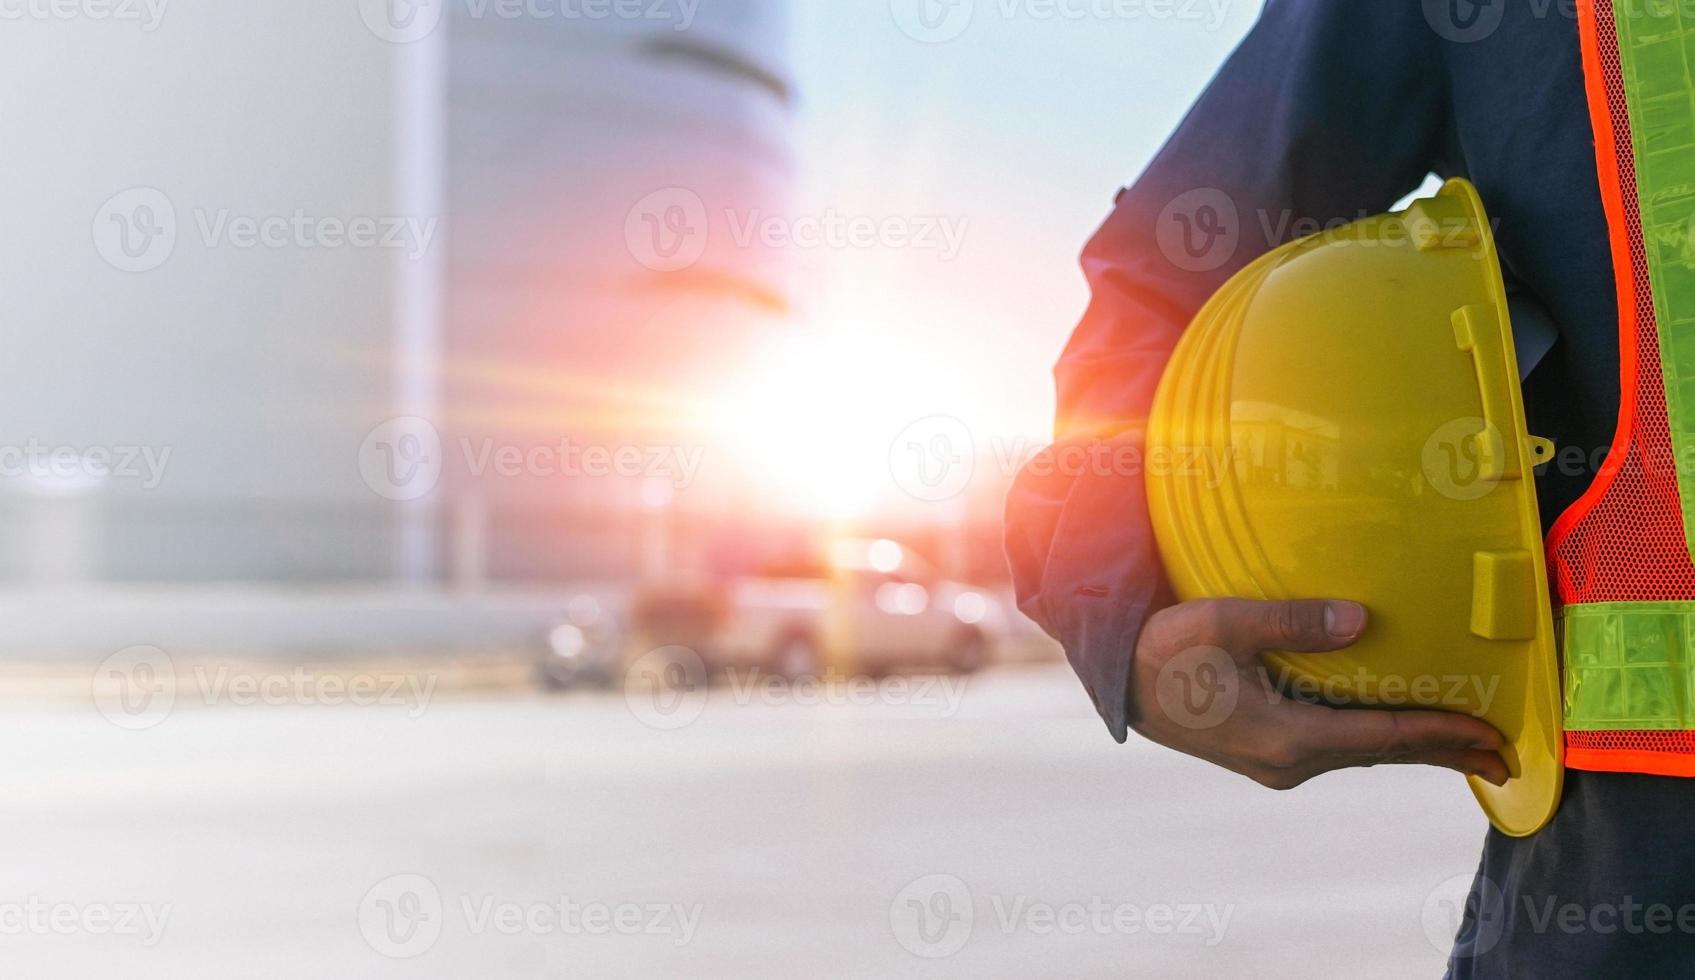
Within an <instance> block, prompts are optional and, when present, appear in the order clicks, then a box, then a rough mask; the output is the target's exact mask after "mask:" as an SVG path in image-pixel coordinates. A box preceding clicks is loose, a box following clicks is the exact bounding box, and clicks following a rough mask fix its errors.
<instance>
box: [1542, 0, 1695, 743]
mask: <svg viewBox="0 0 1695 980" xmlns="http://www.w3.org/2000/svg"><path fill="white" fill-rule="evenodd" d="M1686 7H1688V5H1687V4H1684V3H1680V2H1675V0H1616V2H1615V0H1578V24H1579V33H1580V36H1581V39H1582V45H1583V69H1584V75H1585V79H1586V85H1587V89H1588V101H1589V111H1590V116H1591V120H1592V123H1593V126H1594V131H1595V150H1596V159H1597V165H1598V170H1599V176H1600V187H1601V198H1602V201H1603V204H1604V206H1605V210H1606V215H1607V226H1608V233H1609V237H1610V239H1611V243H1612V255H1613V268H1614V273H1615V276H1616V279H1617V284H1618V308H1619V364H1620V374H1621V386H1620V399H1619V417H1618V429H1617V434H1616V436H1615V438H1614V440H1613V444H1612V447H1611V450H1610V452H1609V454H1608V456H1607V459H1606V462H1605V464H1604V465H1603V466H1602V468H1601V471H1600V473H1599V475H1598V476H1597V478H1596V480H1595V483H1594V485H1593V486H1591V487H1590V488H1589V490H1588V492H1587V493H1585V494H1584V495H1583V497H1582V498H1581V499H1580V500H1578V501H1577V503H1576V504H1574V505H1573V506H1572V507H1571V509H1570V510H1569V511H1567V512H1566V513H1565V514H1564V515H1563V516H1562V517H1561V518H1560V519H1559V521H1558V522H1557V523H1556V524H1555V525H1554V528H1553V530H1552V532H1551V533H1550V534H1549V537H1548V542H1547V545H1548V563H1549V571H1550V581H1551V587H1552V589H1553V591H1554V593H1555V598H1556V599H1557V601H1558V608H1559V609H1560V618H1561V623H1560V627H1561V633H1562V636H1563V638H1562V650H1563V653H1564V667H1565V681H1564V683H1565V728H1566V735H1565V741H1566V765H1567V766H1568V767H1570V768H1574V769H1589V770H1603V771H1609V772H1637V773H1652V774H1658V775H1667V776H1695V556H1692V553H1691V551H1690V543H1691V541H1692V540H1695V535H1692V534H1691V533H1690V518H1691V516H1692V515H1695V465H1691V464H1692V463H1695V86H1692V84H1691V78H1692V77H1695V8H1692V9H1689V10H1688V11H1686V10H1685V8H1686ZM1685 16H1687V17H1688V21H1687V23H1686V22H1685V20H1684V18H1685Z"/></svg>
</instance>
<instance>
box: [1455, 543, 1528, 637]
mask: <svg viewBox="0 0 1695 980" xmlns="http://www.w3.org/2000/svg"><path fill="white" fill-rule="evenodd" d="M1535 561H1536V556H1534V555H1532V554H1531V553H1530V552H1528V551H1523V550H1513V551H1480V552H1478V553H1477V554H1475V555H1473V556H1472V577H1471V631H1472V632H1473V633H1475V634H1476V635H1478V636H1481V637H1483V638H1484V639H1485V640H1530V639H1534V638H1535V636H1536V565H1535Z"/></svg>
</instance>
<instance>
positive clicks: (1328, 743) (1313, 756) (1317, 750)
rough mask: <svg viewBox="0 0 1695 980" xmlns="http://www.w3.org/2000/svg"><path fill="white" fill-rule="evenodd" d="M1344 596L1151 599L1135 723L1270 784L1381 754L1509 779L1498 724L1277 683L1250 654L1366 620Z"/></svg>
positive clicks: (1354, 633) (1321, 645)
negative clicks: (1325, 698)
mask: <svg viewBox="0 0 1695 980" xmlns="http://www.w3.org/2000/svg"><path fill="white" fill-rule="evenodd" d="M1365 627H1366V612H1365V609H1364V607H1362V606H1359V605H1357V604H1355V603H1351V602H1323V601H1301V602H1249V601H1246V600H1239V599H1214V600H1203V601H1199V602H1189V603H1185V604H1183V605H1180V606H1173V607H1171V608H1169V609H1165V610H1162V611H1160V612H1159V613H1157V614H1155V615H1154V616H1153V617H1151V618H1150V619H1149V620H1148V622H1147V624H1146V626H1145V627H1144V628H1143V630H1142V637H1141V640H1140V642H1139V643H1138V644H1137V646H1136V661H1135V677H1134V679H1133V681H1132V684H1133V693H1132V705H1131V707H1132V719H1131V725H1132V727H1133V728H1135V729H1136V731H1138V732H1140V733H1141V734H1143V735H1144V736H1146V737H1147V738H1149V739H1151V740H1153V741H1155V742H1158V743H1160V744H1161V745H1165V746H1168V747H1170V748H1174V749H1176V750H1177V751H1179V752H1183V753H1186V754H1188V755H1192V756H1195V757H1196V758H1199V759H1205V760H1206V761H1208V762H1212V763H1215V764H1217V765H1220V766H1223V767H1224V768H1226V769H1229V770H1231V771H1233V772H1238V773H1241V774H1242V775H1244V776H1247V777H1248V778H1250V779H1252V780H1254V781H1255V782H1257V783H1260V784H1261V785H1264V786H1269V787H1271V788H1272V789H1293V788H1295V787H1296V786H1299V785H1301V784H1302V783H1304V782H1306V781H1307V780H1309V779H1311V778H1312V777H1314V776H1317V775H1319V774H1321V773H1326V772H1329V771H1331V770H1333V769H1344V768H1348V767H1350V766H1374V765H1378V764H1380V763H1386V762H1408V763H1421V764H1425V765H1432V766H1445V767H1447V768H1449V769H1457V770H1459V771H1460V772H1463V773H1466V774H1468V775H1473V776H1481V777H1482V778H1484V779H1486V780H1488V781H1489V782H1491V783H1494V784H1496V785H1497V786H1498V785H1500V784H1502V783H1504V782H1506V780H1507V766H1506V763H1505V762H1503V761H1502V759H1501V756H1500V755H1499V749H1500V748H1501V745H1502V738H1501V734H1500V733H1499V732H1498V731H1496V730H1495V728H1494V727H1493V726H1492V725H1490V724H1489V723H1487V722H1485V721H1481V720H1479V719H1477V718H1473V717H1471V716H1470V715H1464V714H1459V713H1457V712H1447V711H1411V710H1365V709H1338V708H1330V707H1325V706H1322V705H1315V704H1309V703H1305V702H1302V701H1297V700H1293V699H1291V698H1289V697H1287V696H1285V695H1281V694H1279V693H1278V692H1277V690H1276V689H1275V686H1274V684H1273V683H1272V677H1271V675H1270V674H1269V672H1268V669H1267V668H1266V667H1265V665H1264V664H1263V663H1262V661H1261V659H1260V655H1261V654H1262V653H1263V652H1265V651H1267V650H1281V651H1287V652H1291V653H1321V652H1325V651H1331V650H1340V649H1343V648H1344V647H1347V646H1351V645H1352V644H1353V643H1354V641H1356V640H1358V639H1359V637H1360V635H1361V634H1362V633H1364V632H1365Z"/></svg>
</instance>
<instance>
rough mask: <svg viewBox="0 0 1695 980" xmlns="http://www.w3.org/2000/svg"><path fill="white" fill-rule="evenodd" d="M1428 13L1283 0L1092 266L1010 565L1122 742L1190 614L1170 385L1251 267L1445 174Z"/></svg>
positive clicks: (1096, 251)
mask: <svg viewBox="0 0 1695 980" xmlns="http://www.w3.org/2000/svg"><path fill="white" fill-rule="evenodd" d="M1423 6H1425V5H1422V4H1418V3H1405V2H1399V0H1397V2H1393V3H1378V2H1362V0H1270V2H1269V3H1268V4H1267V6H1266V9H1265V12H1264V13H1263V15H1262V16H1261V18H1260V20H1259V22H1258V24H1256V26H1255V27H1254V29H1253V30H1252V31H1251V32H1250V33H1249V35H1248V37H1247V38H1246V39H1245V40H1244V41H1243V43H1242V44H1241V46H1240V47H1239V48H1238V49H1237V50H1236V52H1235V53H1234V54H1233V55H1232V56H1231V57H1230V59H1229V60H1228V61H1227V62H1226V63H1225V65H1224V67H1223V68H1222V69H1221V70H1220V71H1219V73H1218V75H1217V77H1216V78H1215V79H1214V80H1213V82H1212V83H1211V85H1210V86H1209V87H1208V88H1207V90H1206V91H1205V93H1203V94H1202V96H1201V98H1200V100H1199V101H1198V102H1197V103H1196V104H1195V106H1194V108H1193V109H1192V110H1191V111H1190V113H1189V115H1188V117H1187V118H1186V119H1185V120H1184V121H1183V123H1182V125H1181V126H1180V127H1179V128H1178V130H1177V132H1176V133H1175V134H1174V135H1173V136H1172V137H1171V139H1170V141H1169V142H1168V143H1167V144H1166V146H1165V147H1164V149H1162V150H1161V151H1160V153H1159V154H1158V155H1157V156H1156V157H1155V159H1154V161H1153V163H1152V164H1151V165H1150V166H1149V168H1148V169H1147V171H1146V172H1145V173H1144V174H1143V175H1142V177H1141V178H1140V179H1139V180H1138V181H1137V182H1136V183H1135V185H1134V186H1133V187H1131V188H1128V189H1127V190H1125V191H1123V192H1122V193H1121V194H1120V195H1119V199H1118V203H1117V207H1116V208H1115V209H1114V211H1113V212H1112V214H1111V216H1110V217H1109V218H1108V219H1107V221H1106V223H1105V224H1104V225H1103V226H1102V227H1101V228H1100V230H1099V231H1098V232H1097V233H1096V234H1095V236H1094V238H1093V240H1092V241H1090V243H1089V244H1088V246H1087V248H1086V249H1085V250H1084V253H1083V263H1082V264H1083V271H1084V274H1085V275H1086V277H1087V278H1088V281H1089V285H1090V287H1091V291H1092V297H1093V298H1092V300H1091V302H1090V303H1089V306H1088V309H1087V311H1086V313H1085V314H1084V316H1083V320H1082V322H1081V324H1080V325H1079V326H1078V327H1077V330H1076V332H1075V333H1074V334H1073V335H1072V337H1071V340H1070V342H1069V343H1068V344H1067V346H1066V348H1065V352H1064V354H1063V356H1062V357H1061V359H1060V361H1059V364H1058V366H1057V367H1056V368H1055V371H1054V375H1055V381H1056V383H1057V385H1058V395H1059V402H1058V404H1059V412H1058V418H1057V421H1056V425H1055V439H1056V442H1055V445H1054V446H1052V447H1049V449H1048V450H1046V451H1045V452H1044V453H1042V454H1041V455H1039V456H1038V457H1037V458H1036V459H1035V460H1033V461H1032V462H1031V463H1030V464H1029V465H1028V466H1027V467H1026V468H1025V469H1024V470H1023V471H1022V472H1021V473H1020V474H1019V476H1018V478H1017V480H1016V481H1015V482H1014V485H1013V489H1012V492H1011V495H1010V497H1009V499H1008V503H1007V551H1008V556H1009V559H1010V561H1011V564H1012V571H1013V578H1014V581H1015V584H1016V587H1017V592H1018V602H1019V608H1020V609H1022V610H1023V611H1024V613H1025V614H1027V615H1028V616H1030V617H1031V618H1032V619H1034V620H1035V621H1036V622H1037V623H1038V624H1040V625H1041V626H1042V628H1043V629H1045V630H1046V631H1047V632H1048V633H1049V634H1051V635H1052V636H1054V637H1055V638H1056V639H1058V640H1059V641H1060V642H1061V643H1062V644H1063V645H1064V647H1065V651H1066V656H1067V658H1068V659H1069V660H1070V662H1071V665H1072V667H1073V668H1074V669H1075V670H1076V671H1077V674H1078V676H1079V677H1080V678H1081V679H1082V681H1083V684H1084V686H1085V687H1086V688H1087V689H1088V691H1089V695H1090V697H1091V698H1092V699H1093V701H1094V703H1095V707H1096V709H1097V710H1099V712H1100V714H1101V717H1102V718H1103V719H1104V720H1105V721H1106V723H1107V727H1108V728H1109V729H1110V730H1111V732H1112V734H1113V737H1114V738H1116V739H1118V740H1119V741H1120V742H1122V741H1124V740H1125V738H1126V734H1127V729H1128V727H1129V725H1131V724H1133V723H1134V721H1135V719H1134V718H1132V717H1130V703H1131V696H1130V694H1131V692H1130V678H1131V676H1132V675H1131V670H1130V662H1131V657H1132V654H1133V652H1134V649H1135V645H1136V639H1137V636H1138V635H1139V634H1140V631H1141V628H1142V624H1143V623H1144V622H1145V621H1146V619H1147V617H1148V616H1149V615H1151V614H1152V613H1153V612H1156V611H1157V610H1158V609H1159V608H1160V607H1161V606H1162V605H1165V604H1169V602H1170V601H1171V598H1170V596H1169V591H1168V587H1167V586H1166V584H1165V582H1164V578H1163V573H1162V571H1161V568H1160V563H1159V557H1158V552H1157V550H1156V548H1155V545H1154V541H1153V536H1152V531H1151V530H1150V525H1149V521H1148V514H1147V500H1146V493H1145V491H1144V488H1143V479H1144V474H1143V468H1144V467H1143V466H1142V465H1140V459H1141V457H1140V451H1141V447H1142V444H1143V426H1144V421H1145V419H1146V417H1147V413H1148V410H1149V407H1150V405H1151V404H1152V402H1153V396H1154V390H1155V388H1156V386H1157V385H1158V383H1159V379H1160V375H1161V373H1162V371H1163V369H1164V367H1165V363H1166V361H1167V359H1168V358H1169V357H1170V354H1171V351H1172V348H1173V347H1174V346H1175V344H1176V343H1177V339H1178V337H1179V336H1180V335H1181V334H1182V331H1183V329H1184V328H1185V327H1186V326H1187V325H1188V323H1189V321H1190V320H1191V319H1192V318H1193V316H1194V314H1195V313H1196V312H1197V311H1198V310H1199V309H1200V307H1201V306H1202V304H1203V303H1205V301H1206V300H1207V298H1208V297H1209V296H1211V295H1212V293H1213V292H1214V291H1215V290H1216V289H1217V288H1218V287H1219V286H1220V285H1222V284H1223V283H1224V282H1225V280H1227V279H1228V278H1229V277H1230V276H1231V275H1232V274H1233V273H1235V272H1236V271H1237V270H1239V269H1240V268H1242V266H1244V265H1246V264H1247V263H1249V262H1250V261H1252V260H1253V259H1254V258H1256V257H1257V256H1259V255H1261V254H1263V253H1264V252H1266V251H1268V250H1269V249H1271V248H1273V247H1275V246H1276V245H1279V244H1282V243H1284V242H1288V241H1292V240H1294V239H1296V238H1300V237H1302V236H1304V235H1307V234H1311V233H1313V232H1314V231H1317V230H1320V229H1321V228H1322V227H1334V226H1337V225H1339V224H1341V223H1343V222H1345V221H1349V220H1353V219H1356V218H1359V217H1362V216H1364V215H1367V214H1373V213H1377V212H1381V211H1385V210H1388V209H1389V208H1390V207H1391V206H1393V205H1394V204H1395V202H1396V201H1397V200H1399V199H1400V198H1402V197H1404V196H1405V195H1406V194H1408V193H1410V192H1411V191H1413V190H1415V189H1416V188H1417V187H1418V186H1419V184H1420V183H1421V182H1422V181H1423V179H1424V178H1425V176H1426V175H1427V174H1429V173H1430V171H1431V170H1432V169H1433V168H1434V167H1435V166H1436V162H1435V161H1436V158H1437V155H1438V153H1439V152H1440V144H1441V137H1442V133H1443V131H1444V127H1445V125H1446V105H1447V100H1446V88H1445V84H1444V81H1443V79H1444V78H1445V75H1446V73H1445V72H1444V71H1443V69H1442V65H1441V59H1442V57H1443V54H1444V50H1443V48H1444V46H1443V45H1442V44H1441V43H1440V39H1439V38H1438V37H1437V35H1436V34H1435V32H1434V31H1432V29H1431V27H1430V26H1429V24H1428V23H1427V22H1426V21H1425V19H1424V15H1423V13H1422V10H1421V8H1422V7H1423ZM1123 104H1124V106H1125V108H1126V110H1127V111H1134V99H1133V98H1127V99H1125V100H1123ZM1314 356H1323V355H1322V352H1314ZM1126 460H1136V461H1138V463H1137V465H1126V462H1125V461H1126Z"/></svg>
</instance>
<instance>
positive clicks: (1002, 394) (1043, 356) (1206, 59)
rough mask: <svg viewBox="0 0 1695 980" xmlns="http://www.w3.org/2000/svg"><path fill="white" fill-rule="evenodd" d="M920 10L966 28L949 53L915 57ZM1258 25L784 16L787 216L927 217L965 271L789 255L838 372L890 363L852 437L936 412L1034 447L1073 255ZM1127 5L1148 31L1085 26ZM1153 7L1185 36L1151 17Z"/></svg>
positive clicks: (901, 254)
mask: <svg viewBox="0 0 1695 980" xmlns="http://www.w3.org/2000/svg"><path fill="white" fill-rule="evenodd" d="M925 4H928V5H930V7H931V11H932V13H935V14H936V15H938V16H940V15H942V14H948V13H949V12H950V10H951V11H952V12H953V16H959V14H960V12H961V11H970V12H971V17H970V19H969V21H968V22H963V23H965V24H966V26H965V27H964V30H963V33H961V34H960V35H959V36H958V37H957V38H955V39H952V40H948V41H945V42H943V43H939V44H925V43H920V42H919V41H917V40H914V39H912V38H911V37H910V36H908V35H907V34H906V33H903V31H902V28H901V26H900V24H899V23H897V19H899V18H904V19H905V22H906V23H908V24H916V23H917V22H916V21H915V20H913V19H912V18H914V17H915V16H916V14H917V13H918V12H919V8H920V7H921V6H922V5H925ZM1259 7H1260V3H1259V0H1194V2H1191V0H1169V2H1165V3H1164V4H1163V6H1162V3H1161V0H1153V2H1150V3H1147V4H1145V5H1142V4H1129V3H1124V4H1112V3H1105V2H1103V0H1057V2H1054V0H956V2H955V4H954V5H953V6H952V7H951V8H950V6H949V5H948V4H947V3H945V2H943V0H862V2H853V3H834V2H826V3H818V2H810V0H807V2H798V3H796V4H795V5H794V14H793V17H794V18H795V23H794V64H795V65H796V71H797V73H798V81H799V88H800V95H801V116H802V119H801V130H800V145H801V148H802V161H801V162H802V173H803V175H804V185H803V189H802V192H801V201H800V202H798V206H797V208H796V210H797V212H799V213H816V214H824V213H826V212H827V211H829V209H832V208H833V209H835V211H836V212H838V213H839V214H841V215H843V216H856V217H857V216H869V217H873V218H879V219H881V218H896V219H905V220H912V219H922V218H935V219H937V224H936V227H935V234H934V237H935V238H936V239H937V240H939V241H941V240H943V239H944V235H943V232H945V231H948V230H951V231H952V232H953V233H954V235H955V236H956V240H958V241H961V242H962V245H961V246H960V248H959V251H958V255H957V256H948V255H947V254H946V249H945V246H944V248H941V249H927V248H904V249H902V248H890V247H879V248H874V249H852V248H843V249H829V250H822V251H820V252H816V253H812V254H809V255H807V256H803V261H804V262H806V263H808V264H809V265H811V266H812V268H810V269H808V270H805V271H803V282H804V283H806V287H807V288H805V289H803V293H804V294H805V295H806V296H807V298H808V301H809V304H810V307H811V309H810V313H811V314H812V316H811V322H812V326H811V328H810V329H812V330H815V331H818V332H820V333H821V334H823V335H824V336H820V337H818V338H817V340H818V343H819V345H820V346H821V347H823V348H827V349H830V350H832V351H833V352H834V353H833V355H832V356H833V357H836V358H841V359H842V361H841V362H842V363H847V364H851V363H854V362H856V361H859V362H872V363H875V364H879V365H882V367H883V372H884V374H883V377H882V378H879V379H877V380H876V381H874V382H872V381H867V383H865V384H864V387H865V388H866V389H867V390H866V391H865V395H866V400H867V401H870V402H872V403H873V406H871V407H869V408H868V409H867V410H868V411H870V412H872V413H873V414H872V417H868V418H865V419H864V420H863V421H864V422H866V423H870V425H871V426H873V427H878V426H886V424H896V427H897V428H898V422H899V420H901V419H902V418H904V419H905V420H907V421H910V420H912V419H915V418H919V417H922V416H924V415H928V414H932V413H941V414H948V415H953V416H955V417H958V418H960V419H961V420H963V421H964V422H966V424H967V425H968V426H969V427H970V428H971V429H972V430H973V431H974V432H975V433H976V434H977V435H978V437H979V438H980V439H981V438H986V437H1008V438H1029V439H1041V438H1042V437H1043V436H1044V435H1045V433H1046V432H1047V431H1048V426H1049V424H1050V416H1051V412H1052V392H1051V383H1050V380H1049V369H1050V368H1051V366H1052V364H1053V362H1054V360H1055V359H1056V358H1057V356H1058V354H1059V351H1060V348H1061V346H1062V345H1063V343H1064V341H1065V338H1066V336H1067V335H1068V334H1069V333H1070V331H1071V328H1072V327H1073V326H1074V325H1075V323H1076V321H1077V318H1078V316H1079V314H1080V313H1081V312H1082V309H1083V305H1084V303H1085V301H1086V298H1087V293H1086V290H1085V288H1084V285H1083V281H1082V276H1081V274H1080V273H1079V271H1078V269H1077V255H1078V253H1079V251H1080V250H1081V248H1082V246H1083V243H1084V242H1085V241H1086V240H1087V239H1088V237H1089V235H1090V233H1091V232H1092V231H1093V230H1094V228H1095V227H1096V226H1097V225H1098V224H1099V223H1100V221H1101V220H1102V218H1104V217H1105V215H1106V213H1107V211H1108V209H1109V208H1110V206H1111V203H1112V197H1113V194H1114V192H1115V191H1116V190H1117V188H1118V187H1119V186H1120V185H1121V184H1125V183H1128V182H1130V181H1132V180H1134V179H1135V177H1136V176H1137V174H1139V173H1140V171H1141V169H1142V167H1143V166H1144V165H1145V164H1146V162H1147V161H1148V159H1149V158H1150V157H1151V156H1152V155H1153V153H1154V152H1155V151H1156V150H1157V149H1158V148H1159V146H1160V145H1161V143H1162V142H1163V141H1164V139H1165V137H1166V135H1167V134H1168V133H1169V132H1170V131H1171V129H1172V128H1173V127H1174V126H1175V125H1176V124H1177V122H1178V121H1179V120H1180V119H1181V117H1182V115H1183V113H1184V111H1185V110H1186V109H1187V108H1188V106H1189V104H1190V103H1191V102H1192V101H1193V99H1194V97H1195V96H1196V95H1197V94H1198V93H1199V91H1200V90H1201V88H1202V87H1203V86H1204V85H1205V83H1206V81H1207V79H1208V78H1210V77H1211V75H1212V73H1213V72H1214V71H1215V70H1216V69H1217V67H1218V65H1219V63H1220V62H1222V60H1223V59H1224V57H1225V56H1226V55H1227V54H1228V53H1229V51H1230V49H1231V48H1232V47H1234V45H1235V44H1236V43H1237V41H1238V40H1239V39H1240V38H1241V36H1242V34H1243V33H1244V32H1245V31H1246V30H1247V28H1248V27H1249V26H1250V25H1251V23H1252V21H1253V19H1254V18H1255V17H1256V16H1257V15H1258V11H1259ZM1121 8H1122V9H1124V10H1140V11H1142V13H1141V15H1140V16H1131V17H1116V16H1111V15H1110V13H1109V15H1108V16H1104V17H1103V16H1096V15H1095V14H1094V13H1093V12H1096V11H1107V12H1110V11H1113V10H1115V9H1121ZM1158 10H1165V11H1169V12H1171V13H1172V14H1176V13H1178V12H1184V13H1185V14H1186V15H1187V13H1189V12H1193V14H1194V15H1195V16H1196V17H1198V19H1186V18H1179V17H1176V16H1167V17H1164V18H1156V17H1154V16H1152V12H1154V11H1158ZM1044 11H1072V12H1081V13H1082V14H1084V15H1085V16H1081V17H1078V16H1071V17H1067V16H1064V15H1057V14H1056V15H1049V16H1044V15H1043V14H1044ZM961 23H962V22H960V21H954V22H951V23H948V24H946V25H945V26H944V27H943V28H942V30H944V31H951V30H957V29H958V27H959V25H960V24H961ZM943 222H945V224H944V223H943ZM907 230H909V231H911V232H912V233H914V234H917V233H919V232H921V231H922V230H923V229H922V227H921V225H920V224H913V225H911V226H909V227H908V229H907ZM856 350H857V351H858V354H857V356H856V355H855V354H854V351H856ZM862 404H863V403H862ZM879 414H881V415H884V416H887V418H879V417H877V415H879ZM885 438H886V437H885ZM885 445H886V443H885Z"/></svg>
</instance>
